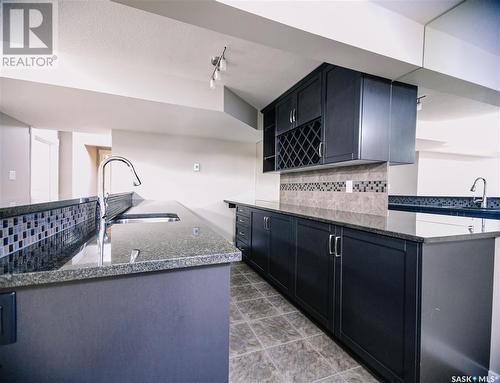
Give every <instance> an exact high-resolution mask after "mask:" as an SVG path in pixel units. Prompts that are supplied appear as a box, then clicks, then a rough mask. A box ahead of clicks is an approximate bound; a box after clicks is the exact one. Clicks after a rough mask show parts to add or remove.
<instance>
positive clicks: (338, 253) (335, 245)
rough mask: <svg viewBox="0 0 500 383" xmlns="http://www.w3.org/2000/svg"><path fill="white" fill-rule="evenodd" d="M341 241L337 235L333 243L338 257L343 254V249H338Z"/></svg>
mask: <svg viewBox="0 0 500 383" xmlns="http://www.w3.org/2000/svg"><path fill="white" fill-rule="evenodd" d="M339 241H340V237H335V243H334V245H333V247H334V248H335V251H334V252H335V256H336V257H341V256H342V254H341V253H342V252H341V251H338V248H339V247H338V245H339Z"/></svg>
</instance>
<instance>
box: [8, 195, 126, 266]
mask: <svg viewBox="0 0 500 383" xmlns="http://www.w3.org/2000/svg"><path fill="white" fill-rule="evenodd" d="M55 204H58V202H56V203H55ZM47 205H48V207H50V203H49V204H47ZM130 206H132V193H123V194H117V195H111V196H110V199H109V213H110V214H109V215H110V217H114V216H116V215H118V214H120V213H121V212H123V211H125V210H126V209H128V208H129V207H130ZM97 218H98V205H97V201H95V200H94V201H90V202H84V203H75V204H73V205H70V206H65V207H58V208H53V209H49V208H47V210H43V211H38V212H33V213H28V214H20V215H16V216H12V217H5V218H1V219H0V257H5V256H7V255H9V254H12V253H15V252H17V251H19V250H21V249H23V248H26V247H28V246H31V245H33V244H35V243H37V242H40V241H43V240H45V239H47V238H49V237H51V236H53V235H56V234H58V233H61V232H63V231H65V230H67V229H70V228H73V227H75V226H77V225H80V224H82V223H84V222H85V221H87V220H90V221H93V222H95V221H96V219H97Z"/></svg>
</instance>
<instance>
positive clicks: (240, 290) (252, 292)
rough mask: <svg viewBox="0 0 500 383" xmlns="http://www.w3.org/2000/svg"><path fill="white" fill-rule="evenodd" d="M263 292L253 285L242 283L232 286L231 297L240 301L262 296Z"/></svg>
mask: <svg viewBox="0 0 500 383" xmlns="http://www.w3.org/2000/svg"><path fill="white" fill-rule="evenodd" d="M262 297H263V295H262V293H261V292H260V291H259V290H257V289H256V288H255V287H254V286H253V285H242V286H235V287H231V298H232V300H233V301H236V302H240V301H244V300H248V299H255V298H262Z"/></svg>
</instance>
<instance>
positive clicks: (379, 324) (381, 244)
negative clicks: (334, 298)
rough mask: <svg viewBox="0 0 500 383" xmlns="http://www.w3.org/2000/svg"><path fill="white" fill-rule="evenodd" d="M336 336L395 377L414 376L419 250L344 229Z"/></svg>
mask: <svg viewBox="0 0 500 383" xmlns="http://www.w3.org/2000/svg"><path fill="white" fill-rule="evenodd" d="M337 266H338V267H337V269H338V279H339V281H341V283H338V295H339V299H338V303H339V305H338V308H337V309H338V310H337V320H336V321H335V324H336V328H335V334H336V335H337V337H338V338H339V339H340V340H341V341H342V342H343V343H345V344H346V345H348V346H349V347H350V348H351V349H353V350H354V351H355V352H356V353H357V354H358V355H360V356H362V358H363V359H364V360H365V362H366V363H367V364H368V365H369V366H371V367H372V368H373V369H375V370H377V371H379V373H380V374H381V375H382V376H384V377H385V378H386V379H388V380H389V381H392V382H415V381H416V353H417V347H416V344H417V339H416V330H415V329H416V325H417V323H416V316H417V307H418V302H417V295H416V291H417V276H418V249H417V245H416V244H415V243H411V242H408V241H405V240H399V239H395V238H390V237H384V236H381V235H377V234H372V233H367V232H362V231H358V230H351V229H345V228H344V229H343V232H342V253H341V257H340V259H339V262H338V265H337Z"/></svg>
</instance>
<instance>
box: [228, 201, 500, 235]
mask: <svg viewBox="0 0 500 383" xmlns="http://www.w3.org/2000/svg"><path fill="white" fill-rule="evenodd" d="M224 202H226V203H229V204H234V205H244V206H248V207H255V208H259V209H262V210H267V211H270V212H277V213H284V214H288V215H291V216H295V217H299V218H306V219H313V220H315V221H319V222H325V223H331V224H334V225H339V226H344V227H349V228H353V229H359V230H364V231H369V232H373V233H377V234H382V235H387V236H391V237H396V238H402V239H407V240H411V241H416V242H426V243H430V242H447V241H461V240H471V239H481V238H495V237H500V220H494V219H485V218H472V217H460V216H451V215H440V214H426V213H415V212H407V211H395V210H388V211H387V216H377V215H371V214H360V213H351V212H346V211H341V210H331V209H321V208H314V207H306V206H296V205H287V204H282V203H279V202H272V201H236V200H225V201H224Z"/></svg>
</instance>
